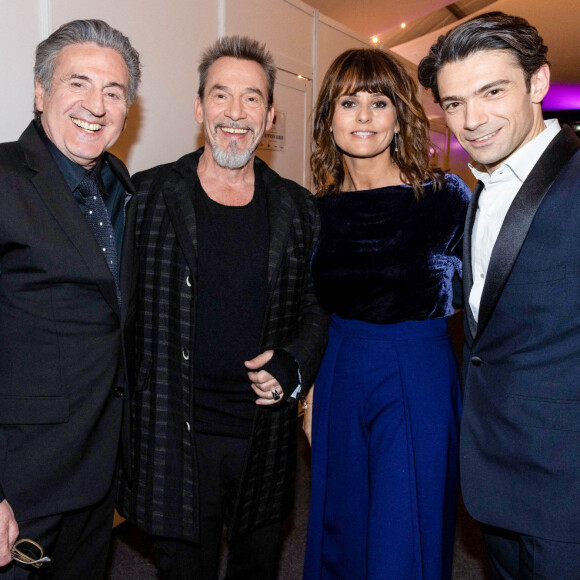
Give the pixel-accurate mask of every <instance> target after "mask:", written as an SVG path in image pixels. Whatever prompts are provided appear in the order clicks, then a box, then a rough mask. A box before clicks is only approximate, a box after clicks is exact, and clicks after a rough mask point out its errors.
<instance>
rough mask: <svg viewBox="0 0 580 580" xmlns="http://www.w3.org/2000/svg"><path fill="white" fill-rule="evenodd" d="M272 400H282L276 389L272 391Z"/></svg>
mask: <svg viewBox="0 0 580 580" xmlns="http://www.w3.org/2000/svg"><path fill="white" fill-rule="evenodd" d="M272 398H273V399H274V401H279V400H280V393H279V392H278V391H277V390H276V389H272Z"/></svg>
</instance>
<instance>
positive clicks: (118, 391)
mask: <svg viewBox="0 0 580 580" xmlns="http://www.w3.org/2000/svg"><path fill="white" fill-rule="evenodd" d="M114 393H115V397H117V398H121V397H122V396H123V395H124V394H125V389H123V387H115V390H114Z"/></svg>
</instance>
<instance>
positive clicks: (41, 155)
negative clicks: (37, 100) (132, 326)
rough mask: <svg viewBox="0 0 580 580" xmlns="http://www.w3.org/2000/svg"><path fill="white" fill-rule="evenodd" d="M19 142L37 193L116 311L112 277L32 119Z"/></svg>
mask: <svg viewBox="0 0 580 580" xmlns="http://www.w3.org/2000/svg"><path fill="white" fill-rule="evenodd" d="M19 143H20V145H21V147H22V149H23V151H24V155H25V157H26V161H27V163H28V165H29V167H30V168H31V169H32V170H33V171H35V172H36V175H34V176H33V177H32V183H33V184H34V186H35V187H36V190H37V191H38V193H39V195H40V197H41V198H42V200H43V201H44V203H45V204H46V206H47V207H48V209H49V211H50V212H51V214H52V215H53V217H54V219H55V220H56V221H57V222H58V224H59V225H60V227H61V228H62V229H63V231H64V232H65V234H66V236H67V237H68V239H69V241H70V242H71V244H72V245H73V246H74V247H75V248H76V249H77V251H78V252H79V254H80V256H81V258H82V260H83V262H84V263H85V265H86V267H87V268H88V270H89V271H90V272H91V275H92V277H93V278H94V280H95V282H96V284H97V285H98V286H99V289H100V290H101V292H102V294H103V296H104V298H105V300H106V301H107V302H108V304H109V305H110V306H111V308H112V309H113V310H114V311H115V312H117V313H118V314H120V312H119V301H118V299H117V290H116V288H115V280H114V279H113V276H112V275H111V272H110V270H109V267H108V266H107V262H106V260H105V258H104V257H103V253H102V252H101V251H100V248H99V247H98V245H97V243H96V241H95V237H94V236H93V234H92V232H91V230H90V228H89V227H88V224H87V222H86V220H85V218H84V216H83V214H82V212H81V211H80V209H79V207H78V204H77V202H76V201H75V199H74V197H73V195H72V193H71V192H70V189H69V187H68V185H67V183H66V181H65V179H64V177H63V175H62V173H61V172H60V170H59V169H58V166H57V165H56V163H55V162H54V159H53V158H52V156H51V155H50V153H49V152H48V150H47V149H46V147H45V145H44V143H43V142H42V140H41V138H40V136H39V135H38V132H37V130H36V128H35V127H34V124H33V122H32V123H30V125H29V126H28V128H27V129H26V130H25V131H24V133H23V134H22V136H21V137H20V140H19Z"/></svg>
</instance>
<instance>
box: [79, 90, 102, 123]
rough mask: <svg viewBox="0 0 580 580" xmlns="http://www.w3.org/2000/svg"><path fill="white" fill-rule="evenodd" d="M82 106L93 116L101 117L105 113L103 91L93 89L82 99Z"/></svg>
mask: <svg viewBox="0 0 580 580" xmlns="http://www.w3.org/2000/svg"><path fill="white" fill-rule="evenodd" d="M83 108H84V109H85V110H87V111H88V112H89V113H90V114H91V115H92V116H93V117H102V116H103V115H104V114H105V112H106V111H105V99H104V96H103V93H102V92H101V91H100V90H98V89H93V90H91V91H89V92H88V94H87V95H86V96H85V98H84V99H83Z"/></svg>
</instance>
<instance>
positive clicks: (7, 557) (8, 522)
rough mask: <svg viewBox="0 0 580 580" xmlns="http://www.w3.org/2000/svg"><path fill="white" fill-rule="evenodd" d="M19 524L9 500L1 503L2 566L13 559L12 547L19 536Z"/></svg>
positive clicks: (0, 558)
mask: <svg viewBox="0 0 580 580" xmlns="http://www.w3.org/2000/svg"><path fill="white" fill-rule="evenodd" d="M19 533H20V531H19V530H18V524H17V523H16V520H15V519H14V513H13V512H12V508H11V507H10V504H9V503H8V501H7V500H4V501H2V503H0V567H2V566H6V564H9V563H10V562H11V560H12V555H11V554H10V548H12V546H13V545H14V542H15V541H16V539H17V538H18V534H19Z"/></svg>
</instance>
